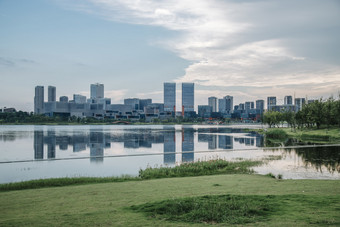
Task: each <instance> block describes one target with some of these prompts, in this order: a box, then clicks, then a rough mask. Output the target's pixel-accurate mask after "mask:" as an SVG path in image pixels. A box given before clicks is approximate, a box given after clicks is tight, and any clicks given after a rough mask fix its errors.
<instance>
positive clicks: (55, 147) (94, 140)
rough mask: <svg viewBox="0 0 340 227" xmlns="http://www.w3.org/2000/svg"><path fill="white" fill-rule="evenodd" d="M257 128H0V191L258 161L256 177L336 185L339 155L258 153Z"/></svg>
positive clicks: (308, 150) (339, 151)
mask: <svg viewBox="0 0 340 227" xmlns="http://www.w3.org/2000/svg"><path fill="white" fill-rule="evenodd" d="M242 127H246V128H249V127H261V126H250V125H247V126H233V128H230V127H226V126H181V125H176V126H161V125H157V126H133V125H127V126H0V183H6V182H16V181H23V180H30V179H40V178H51V177H53V178H54V177H66V176H67V177H74V176H121V175H123V174H129V175H135V176H136V175H138V171H139V169H144V168H146V167H147V166H152V167H155V166H161V165H162V166H164V165H168V166H173V165H176V164H178V163H182V162H192V161H197V160H209V159H216V158H223V159H226V160H239V159H252V160H266V164H264V165H262V166H259V167H254V170H255V171H256V172H257V173H259V174H267V173H269V172H271V173H273V174H275V175H278V174H282V175H283V178H285V179H340V173H339V172H340V164H339V163H340V147H339V146H332V147H305V148H294V149H292V148H290V149H287V148H285V149H284V148H280V149H268V148H264V139H263V137H262V136H261V135H257V134H254V133H245V132H243V131H242Z"/></svg>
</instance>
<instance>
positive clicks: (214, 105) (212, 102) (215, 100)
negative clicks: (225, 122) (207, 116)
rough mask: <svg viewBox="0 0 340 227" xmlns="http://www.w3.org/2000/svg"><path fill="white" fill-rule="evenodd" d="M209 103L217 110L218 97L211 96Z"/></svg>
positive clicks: (213, 110)
mask: <svg viewBox="0 0 340 227" xmlns="http://www.w3.org/2000/svg"><path fill="white" fill-rule="evenodd" d="M208 105H209V106H211V108H212V112H217V98H216V97H209V98H208Z"/></svg>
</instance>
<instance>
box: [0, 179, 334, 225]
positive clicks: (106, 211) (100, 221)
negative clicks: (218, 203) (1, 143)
mask: <svg viewBox="0 0 340 227" xmlns="http://www.w3.org/2000/svg"><path fill="white" fill-rule="evenodd" d="M214 184H218V185H220V186H218V187H217V186H214ZM218 195H233V196H245V197H246V196H250V197H252V196H259V198H262V197H266V196H267V195H270V196H274V199H275V200H276V201H278V202H279V205H278V206H279V207H278V210H276V208H275V211H273V212H274V213H271V214H270V215H269V216H264V218H263V219H262V218H259V219H256V222H255V223H244V224H241V225H242V226H254V225H256V226H320V225H330V226H336V225H339V216H340V215H339V214H340V212H339V211H340V207H339V205H340V202H339V197H340V181H336V180H276V179H272V178H269V177H266V176H259V175H253V174H251V175H249V174H229V175H211V176H200V177H185V178H164V179H155V180H145V181H126V182H120V183H116V182H113V183H105V184H87V185H73V186H68V187H51V188H41V189H28V190H21V191H7V192H1V193H0V226H207V223H192V222H183V221H180V220H178V221H175V220H164V219H159V218H152V217H150V216H146V215H145V214H144V213H140V212H135V211H132V210H129V209H128V207H131V206H140V205H143V204H146V203H158V202H162V201H166V200H172V199H174V200H177V199H187V198H195V197H202V196H218ZM254 198H255V197H254ZM274 202H275V201H274ZM280 204H282V205H280ZM261 217H262V216H261ZM225 225H226V224H225V223H221V224H215V225H214V226H225Z"/></svg>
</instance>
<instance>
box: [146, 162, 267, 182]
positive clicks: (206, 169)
mask: <svg viewBox="0 0 340 227" xmlns="http://www.w3.org/2000/svg"><path fill="white" fill-rule="evenodd" d="M261 163H262V162H260V161H248V160H247V161H240V162H228V161H226V160H222V159H218V160H211V161H198V162H191V163H183V164H181V165H179V166H175V167H159V168H152V167H148V168H146V169H145V170H142V169H141V170H139V177H140V178H141V179H156V178H168V177H188V176H203V175H215V174H236V173H253V171H252V170H250V169H249V167H252V166H256V165H259V164H261Z"/></svg>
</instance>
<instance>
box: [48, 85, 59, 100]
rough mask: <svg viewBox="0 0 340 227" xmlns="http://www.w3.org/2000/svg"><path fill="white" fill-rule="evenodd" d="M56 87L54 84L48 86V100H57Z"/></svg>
mask: <svg viewBox="0 0 340 227" xmlns="http://www.w3.org/2000/svg"><path fill="white" fill-rule="evenodd" d="M56 97H57V95H56V88H55V87H54V86H48V97H47V100H48V102H55V101H56Z"/></svg>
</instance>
